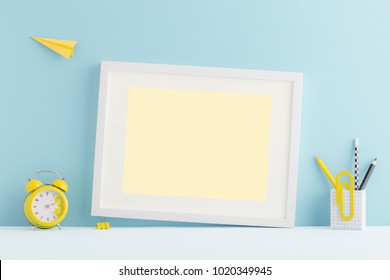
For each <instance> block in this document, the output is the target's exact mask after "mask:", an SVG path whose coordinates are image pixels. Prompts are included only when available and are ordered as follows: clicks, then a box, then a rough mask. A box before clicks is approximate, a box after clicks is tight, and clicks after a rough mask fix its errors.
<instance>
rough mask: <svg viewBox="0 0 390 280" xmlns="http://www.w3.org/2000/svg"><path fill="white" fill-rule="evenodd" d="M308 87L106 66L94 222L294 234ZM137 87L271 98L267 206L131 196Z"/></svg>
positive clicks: (291, 77) (175, 69) (262, 76)
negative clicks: (129, 125) (290, 230)
mask: <svg viewBox="0 0 390 280" xmlns="http://www.w3.org/2000/svg"><path fill="white" fill-rule="evenodd" d="M302 80H303V74H302V73H296V72H275V71H261V70H246V69H230V68H212V67H194V66H180V65H162V64H146V63H131V62H110V61H103V62H102V63H101V72H100V89H99V105H98V117H97V131H96V146H95V163H94V178H93V193H92V209H91V214H92V215H93V216H102V217H118V218H132V219H148V220H166V221H178V222H196V223H213V224H234V225H248V226H270V227H293V226H294V225H295V205H296V190H297V177H298V156H299V136H300V118H301V99H302ZM132 87H137V88H139V87H141V88H142V87H147V88H159V89H186V90H206V91H216V92H219V91H221V92H226V91H228V92H238V93H240V94H259V93H260V94H266V95H269V96H271V97H272V108H271V113H270V114H271V116H270V130H269V146H268V172H267V174H268V177H267V178H268V179H267V199H266V200H265V201H249V200H226V199H214V198H202V197H183V196H167V195H145V194H131V193H124V192H123V177H124V175H123V172H124V149H125V145H126V143H125V142H126V119H127V113H128V112H127V104H128V103H127V98H128V92H129V88H132ZM254 129H255V128H254ZM183 187H185V186H183Z"/></svg>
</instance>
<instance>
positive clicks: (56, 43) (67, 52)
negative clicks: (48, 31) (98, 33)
mask: <svg viewBox="0 0 390 280" xmlns="http://www.w3.org/2000/svg"><path fill="white" fill-rule="evenodd" d="M32 38H33V39H34V40H36V41H38V42H39V43H41V44H42V45H44V46H46V47H48V48H49V49H51V50H53V51H55V52H56V53H58V54H60V55H62V56H63V57H65V58H66V59H69V58H70V57H71V56H74V50H73V49H74V47H75V46H76V44H77V41H72V40H60V39H50V38H40V37H35V36H32Z"/></svg>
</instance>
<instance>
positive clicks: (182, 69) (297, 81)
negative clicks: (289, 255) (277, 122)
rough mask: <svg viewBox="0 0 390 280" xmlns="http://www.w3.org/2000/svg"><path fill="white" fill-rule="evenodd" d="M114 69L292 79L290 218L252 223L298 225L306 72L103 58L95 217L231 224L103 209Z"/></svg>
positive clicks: (199, 217)
mask: <svg viewBox="0 0 390 280" xmlns="http://www.w3.org/2000/svg"><path fill="white" fill-rule="evenodd" d="M109 71H114V72H132V71H133V72H142V73H164V74H180V75H196V76H206V77H207V76H213V77H224V78H243V79H260V80H269V81H286V82H292V84H293V93H292V120H291V134H290V141H289V142H290V155H289V171H288V172H289V174H288V187H287V206H286V210H287V211H286V218H285V219H280V218H278V219H275V218H256V219H255V220H254V221H253V222H249V223H246V224H248V225H257V226H276V227H293V226H294V224H295V206H296V205H295V204H296V187H297V179H298V157H299V136H300V118H301V100H302V79H303V74H302V73H295V72H275V71H260V70H244V69H230V68H211V67H193V66H179V65H162V64H145V63H126V62H109V61H102V63H101V72H100V90H99V105H98V119H97V131H96V147H95V167H94V178H93V194H92V211H91V214H92V215H94V216H107V217H124V218H129V217H131V218H140V219H154V220H173V221H190V222H205V223H210V222H212V223H222V224H224V223H228V222H226V221H224V220H225V219H224V218H223V217H217V216H214V215H212V218H211V219H210V217H208V216H204V215H194V214H191V215H181V214H180V213H177V214H172V213H169V214H166V213H161V214H157V213H156V212H153V213H152V212H150V213H144V212H139V211H129V210H120V209H108V208H103V207H101V205H100V200H101V190H102V185H101V174H102V166H103V149H104V131H105V128H106V105H107V100H108V94H107V93H108V73H109Z"/></svg>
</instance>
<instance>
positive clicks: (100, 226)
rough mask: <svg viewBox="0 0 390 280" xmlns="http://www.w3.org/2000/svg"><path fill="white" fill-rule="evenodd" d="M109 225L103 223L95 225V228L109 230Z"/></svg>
mask: <svg viewBox="0 0 390 280" xmlns="http://www.w3.org/2000/svg"><path fill="white" fill-rule="evenodd" d="M110 227H111V226H110V223H109V222H103V223H96V228H97V229H102V230H104V229H110Z"/></svg>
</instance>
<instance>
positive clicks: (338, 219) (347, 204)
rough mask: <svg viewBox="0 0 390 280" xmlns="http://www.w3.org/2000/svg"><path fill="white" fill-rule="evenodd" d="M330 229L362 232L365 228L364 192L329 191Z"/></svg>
mask: <svg viewBox="0 0 390 280" xmlns="http://www.w3.org/2000/svg"><path fill="white" fill-rule="evenodd" d="M330 227H331V228H332V229H342V230H343V229H344V230H362V229H364V228H365V227H366V190H353V191H350V190H346V189H343V190H341V191H340V192H339V193H338V194H337V191H336V190H335V189H332V190H331V191H330Z"/></svg>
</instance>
